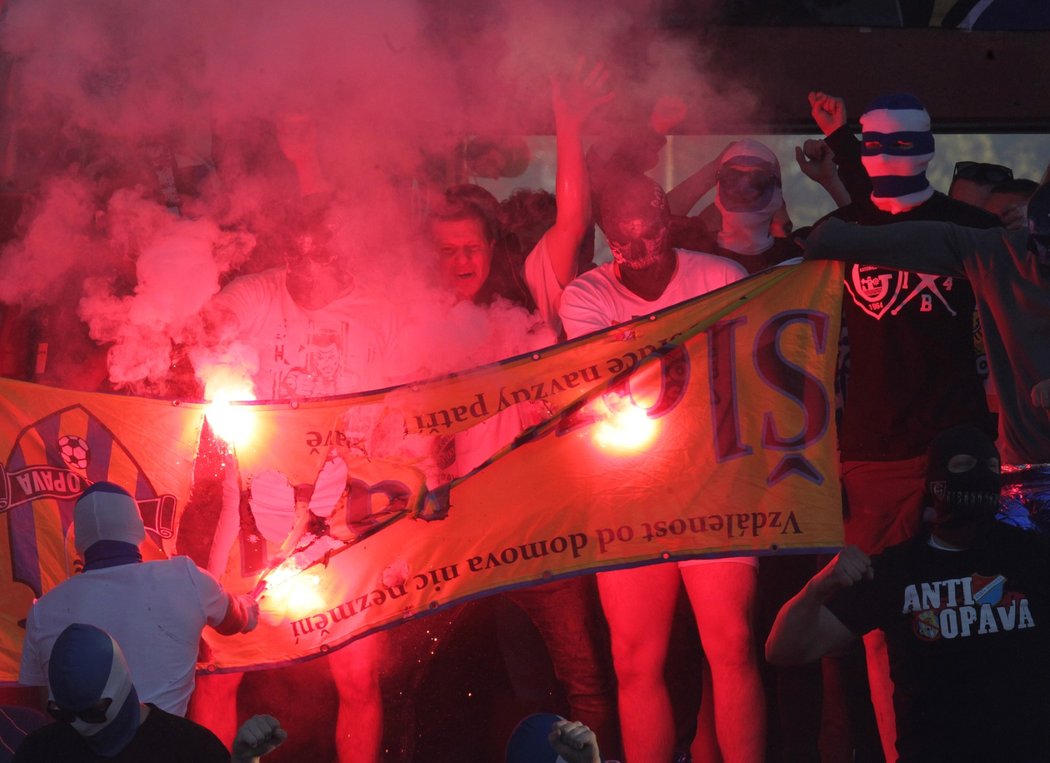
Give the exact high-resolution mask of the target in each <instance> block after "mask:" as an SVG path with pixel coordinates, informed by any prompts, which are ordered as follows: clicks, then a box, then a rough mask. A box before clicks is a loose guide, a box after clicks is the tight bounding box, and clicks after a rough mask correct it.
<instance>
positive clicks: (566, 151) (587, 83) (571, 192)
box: [544, 60, 614, 286]
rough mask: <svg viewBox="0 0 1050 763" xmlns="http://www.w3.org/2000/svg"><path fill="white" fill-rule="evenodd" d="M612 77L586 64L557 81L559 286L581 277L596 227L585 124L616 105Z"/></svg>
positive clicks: (551, 233) (554, 251) (552, 238)
mask: <svg viewBox="0 0 1050 763" xmlns="http://www.w3.org/2000/svg"><path fill="white" fill-rule="evenodd" d="M608 80H609V72H608V69H606V67H605V65H604V64H595V65H594V66H593V67H592V68H591V70H590V71H589V72H587V73H586V74H584V71H583V62H582V60H581V61H580V62H579V63H577V65H576V70H575V72H574V73H573V75H572V76H571V77H567V78H565V79H560V80H559V79H557V78H552V79H551V100H552V103H553V106H554V121H555V129H556V131H557V140H558V173H557V178H556V181H555V183H556V190H555V193H556V196H557V199H558V213H557V217H556V219H555V221H554V226H553V227H552V228H551V229H550V230H548V231H547V232H546V233H545V234H544V237H545V238H546V245H547V252H548V254H549V255H550V260H551V266H552V267H553V269H554V275H555V276H556V277H557V279H558V283H559V284H561V285H562V286H567V285H568V284H569V282H570V281H572V279H573V278H575V277H576V250H577V249H578V248H579V246H580V242H581V241H583V237H584V235H585V234H586V233H587V230H588V228H590V225H591V188H590V181H589V180H588V178H587V167H586V165H585V163H584V155H583V124H584V122H586V121H587V118H588V117H589V116H590V115H591V113H593V112H594V110H595V109H597V108H598V107H600V106H602V105H604V104H606V103H608V102H609V101H610V100H612V99H613V97H614V93H611V92H607V90H606V87H607V84H608Z"/></svg>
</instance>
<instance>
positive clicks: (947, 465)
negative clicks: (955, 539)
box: [926, 425, 1000, 525]
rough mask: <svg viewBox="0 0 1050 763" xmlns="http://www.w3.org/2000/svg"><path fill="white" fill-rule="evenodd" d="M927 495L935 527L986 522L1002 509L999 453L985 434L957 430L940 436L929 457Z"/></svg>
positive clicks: (974, 429) (965, 427)
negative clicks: (933, 514)
mask: <svg viewBox="0 0 1050 763" xmlns="http://www.w3.org/2000/svg"><path fill="white" fill-rule="evenodd" d="M926 458H927V465H926V491H927V493H928V494H929V497H930V499H931V500H932V501H933V508H934V512H935V517H934V523H935V524H940V525H944V524H949V523H958V522H983V521H986V520H991V519H993V518H994V517H995V513H996V511H997V510H998V508H999V485H1000V478H999V450H998V449H997V448H996V447H995V443H994V442H992V439H991V438H990V437H989V436H988V435H987V434H985V433H984V431H983V430H981V429H978V428H977V427H975V426H968V425H963V426H957V427H952V428H951V429H947V430H945V431H944V432H941V433H940V434H939V435H937V436H936V437H935V438H934V439H933V442H931V443H930V447H929V450H928V451H927V453H926Z"/></svg>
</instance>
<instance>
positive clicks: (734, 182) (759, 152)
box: [715, 138, 784, 254]
mask: <svg viewBox="0 0 1050 763" xmlns="http://www.w3.org/2000/svg"><path fill="white" fill-rule="evenodd" d="M783 205H784V196H783V193H782V192H781V190H780V162H779V161H777V157H776V154H774V153H773V152H772V151H770V150H769V149H768V148H767V147H766V146H764V145H762V144H761V143H759V142H758V141H757V140H751V139H749V138H745V139H744V140H738V141H737V142H736V143H734V144H732V145H731V146H730V147H729V148H728V149H727V150H726V152H725V153H724V154H723V155H722V161H721V164H719V167H718V193H717V195H716V196H715V206H716V207H717V208H718V211H719V212H721V213H722V229H721V230H720V231H719V232H718V245H719V246H720V247H722V248H723V249H728V250H729V251H731V252H736V253H737V254H761V253H762V252H764V251H766V250H767V249H769V248H770V247H771V246H773V235H772V233H770V229H769V228H770V224H771V223H772V222H773V216H774V215H775V214H776V213H777V210H778V209H780V208H781V207H782V206H783Z"/></svg>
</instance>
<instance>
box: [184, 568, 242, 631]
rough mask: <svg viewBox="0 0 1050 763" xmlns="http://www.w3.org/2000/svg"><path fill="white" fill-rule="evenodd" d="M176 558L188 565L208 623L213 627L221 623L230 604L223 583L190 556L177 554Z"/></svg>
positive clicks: (187, 569)
mask: <svg viewBox="0 0 1050 763" xmlns="http://www.w3.org/2000/svg"><path fill="white" fill-rule="evenodd" d="M175 559H181V560H183V562H184V564H185V565H186V572H187V574H188V575H189V577H190V582H191V583H192V584H193V587H194V588H196V589H197V600H198V601H199V602H200V605H201V610H202V611H203V612H204V617H205V619H206V620H207V622H208V625H210V626H211V627H212V628H214V627H216V626H218V625H220V624H221V623H222V621H223V620H224V619H226V612H227V610H228V609H229V606H230V597H229V594H227V593H226V591H224V590H223V589H222V585H220V584H219V581H218V580H216V579H215V578H214V577H212V575H211V573H208V572H205V571H204V570H202V569H201V568H200V567H198V566H197V565H196V564H194V563H193V561H192V560H191V559H189V558H188V557H184V556H182V557H180V556H177V557H175ZM173 561H174V560H173Z"/></svg>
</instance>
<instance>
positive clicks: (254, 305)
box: [207, 273, 272, 336]
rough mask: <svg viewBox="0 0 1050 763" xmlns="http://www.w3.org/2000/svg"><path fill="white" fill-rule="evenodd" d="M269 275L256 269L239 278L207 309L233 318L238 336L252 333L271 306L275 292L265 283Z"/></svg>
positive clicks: (221, 292) (217, 296)
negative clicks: (252, 272)
mask: <svg viewBox="0 0 1050 763" xmlns="http://www.w3.org/2000/svg"><path fill="white" fill-rule="evenodd" d="M265 277H266V274H265V273H255V274H252V275H247V276H241V277H240V278H235V279H234V280H233V281H231V282H230V283H228V284H226V286H225V287H224V288H223V290H222V291H220V292H219V293H218V294H216V295H215V296H214V297H212V298H211V301H209V302H208V305H207V309H208V310H209V311H210V312H212V313H213V314H214V315H221V316H222V317H223V319H225V320H231V321H233V322H234V324H235V327H236V332H235V333H236V336H252V335H253V334H254V333H256V332H257V330H258V327H257V326H256V325H255V324H256V323H257V322H258V321H260V320H262V319H263V318H264V317H265V315H266V313H267V311H268V310H269V309H270V307H271V302H272V292H271V291H270V290H268V289H266V287H265V284H264V279H265Z"/></svg>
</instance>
